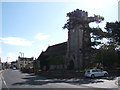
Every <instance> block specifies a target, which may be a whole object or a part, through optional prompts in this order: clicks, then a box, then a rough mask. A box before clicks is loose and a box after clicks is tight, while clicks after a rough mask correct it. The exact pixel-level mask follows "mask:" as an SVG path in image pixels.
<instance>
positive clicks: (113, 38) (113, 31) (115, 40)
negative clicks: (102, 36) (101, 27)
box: [105, 22, 120, 50]
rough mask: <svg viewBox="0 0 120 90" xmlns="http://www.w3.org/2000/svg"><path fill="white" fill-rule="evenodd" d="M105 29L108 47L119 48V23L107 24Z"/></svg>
mask: <svg viewBox="0 0 120 90" xmlns="http://www.w3.org/2000/svg"><path fill="white" fill-rule="evenodd" d="M105 29H106V30H107V35H106V37H107V38H109V40H110V42H109V45H113V46H114V47H115V49H116V50H117V49H119V46H120V22H115V23H113V22H111V23H109V22H107V24H106V27H105Z"/></svg>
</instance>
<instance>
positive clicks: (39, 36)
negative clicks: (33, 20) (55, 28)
mask: <svg viewBox="0 0 120 90" xmlns="http://www.w3.org/2000/svg"><path fill="white" fill-rule="evenodd" d="M49 37H50V35H45V34H43V33H38V34H37V35H36V36H35V39H38V40H46V39H48V38H49Z"/></svg>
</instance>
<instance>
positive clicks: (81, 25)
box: [63, 9, 97, 69]
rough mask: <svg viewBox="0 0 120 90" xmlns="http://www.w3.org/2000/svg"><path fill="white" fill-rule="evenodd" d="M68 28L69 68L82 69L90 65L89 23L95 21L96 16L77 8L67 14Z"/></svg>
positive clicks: (66, 26)
mask: <svg viewBox="0 0 120 90" xmlns="http://www.w3.org/2000/svg"><path fill="white" fill-rule="evenodd" d="M67 16H68V17H69V19H68V22H67V24H65V26H64V27H63V28H67V29H68V42H67V57H68V60H69V65H68V66H70V67H72V68H71V69H84V68H86V67H88V66H89V65H90V59H89V55H90V51H91V45H90V44H91V40H90V28H89V23H90V22H94V21H96V19H97V17H96V16H95V17H88V13H87V12H85V11H82V10H79V9H76V10H75V11H73V12H70V13H68V14H67Z"/></svg>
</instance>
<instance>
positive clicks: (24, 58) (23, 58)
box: [19, 57, 33, 61]
mask: <svg viewBox="0 0 120 90" xmlns="http://www.w3.org/2000/svg"><path fill="white" fill-rule="evenodd" d="M19 60H22V61H33V57H32V58H26V57H19Z"/></svg>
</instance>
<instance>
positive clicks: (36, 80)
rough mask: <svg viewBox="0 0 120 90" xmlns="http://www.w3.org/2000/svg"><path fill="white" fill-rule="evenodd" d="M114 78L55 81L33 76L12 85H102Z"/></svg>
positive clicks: (30, 75) (27, 76)
mask: <svg viewBox="0 0 120 90" xmlns="http://www.w3.org/2000/svg"><path fill="white" fill-rule="evenodd" d="M115 78H116V76H111V77H110V76H109V77H99V78H94V79H91V78H85V77H82V78H71V79H57V78H48V77H42V76H38V75H34V74H29V75H26V77H24V78H22V79H24V80H25V81H24V82H17V83H14V84H12V85H45V84H49V83H69V84H72V85H81V84H90V83H103V82H104V80H114V79H115Z"/></svg>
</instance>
